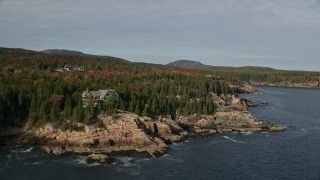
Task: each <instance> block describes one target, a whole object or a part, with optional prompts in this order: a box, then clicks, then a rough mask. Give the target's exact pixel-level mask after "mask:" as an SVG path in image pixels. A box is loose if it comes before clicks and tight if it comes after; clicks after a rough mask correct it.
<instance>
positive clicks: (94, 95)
mask: <svg viewBox="0 0 320 180" xmlns="http://www.w3.org/2000/svg"><path fill="white" fill-rule="evenodd" d="M107 97H114V98H115V99H118V98H119V94H118V93H117V92H116V91H115V90H113V89H106V90H98V91H89V90H86V91H84V92H83V93H82V101H83V106H84V107H86V106H87V101H88V100H90V99H91V100H94V101H95V105H97V103H98V102H103V101H105V100H106V98H107Z"/></svg>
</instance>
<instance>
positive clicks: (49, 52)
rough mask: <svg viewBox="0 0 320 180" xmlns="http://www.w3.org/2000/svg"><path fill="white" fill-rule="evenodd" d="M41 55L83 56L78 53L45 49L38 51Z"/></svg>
mask: <svg viewBox="0 0 320 180" xmlns="http://www.w3.org/2000/svg"><path fill="white" fill-rule="evenodd" d="M40 52H41V53H45V54H58V55H80V56H81V55H85V54H84V53H82V52H80V51H73V50H66V49H46V50H43V51H40Z"/></svg>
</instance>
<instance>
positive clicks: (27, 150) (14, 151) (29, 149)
mask: <svg viewBox="0 0 320 180" xmlns="http://www.w3.org/2000/svg"><path fill="white" fill-rule="evenodd" d="M33 148H34V147H30V148H28V149H26V150H24V149H18V150H11V152H13V153H28V152H31V151H32V150H33Z"/></svg>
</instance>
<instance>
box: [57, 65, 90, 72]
mask: <svg viewBox="0 0 320 180" xmlns="http://www.w3.org/2000/svg"><path fill="white" fill-rule="evenodd" d="M56 71H58V72H65V71H85V69H84V66H75V65H71V64H66V65H64V67H63V68H57V69H56Z"/></svg>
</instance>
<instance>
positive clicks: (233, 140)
mask: <svg viewBox="0 0 320 180" xmlns="http://www.w3.org/2000/svg"><path fill="white" fill-rule="evenodd" d="M222 137H224V138H226V139H228V140H230V141H232V142H237V143H245V142H243V141H238V140H235V139H232V138H230V137H228V136H222Z"/></svg>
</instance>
